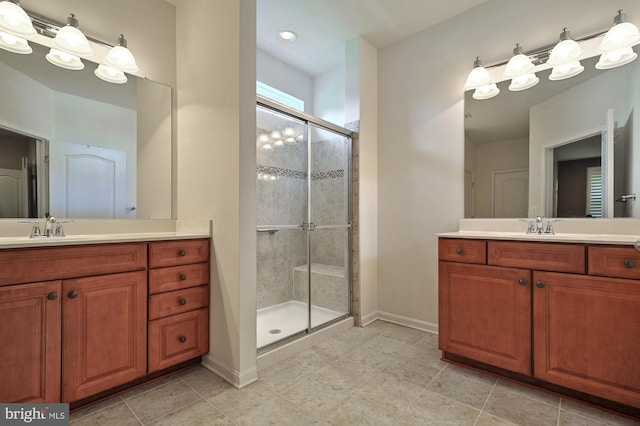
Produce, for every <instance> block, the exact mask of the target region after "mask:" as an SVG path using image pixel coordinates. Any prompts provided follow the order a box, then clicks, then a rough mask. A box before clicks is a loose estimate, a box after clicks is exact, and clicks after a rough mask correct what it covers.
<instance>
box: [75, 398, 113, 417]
mask: <svg viewBox="0 0 640 426" xmlns="http://www.w3.org/2000/svg"><path fill="white" fill-rule="evenodd" d="M118 398H119V399H118ZM106 401H110V402H109V404H108V405H106V406H104V407H102V408H100V409H98V410H95V411H92V412H90V413H86V414H83V415H81V416H79V417H76V418H75V419H73V421H77V420H80V419H83V418H85V417H89V416H92V415H94V414H96V413H99V412H101V411H104V410H106V409H107V408H110V407H113V406H114V405H116V404H117V403H119V402H124V398H122V396H121V395H116V396H113V397H108V399H107V400H106ZM87 408H91V407H90V406H89V407H87ZM78 411H82V409H81V410H78ZM70 417H71V416H70Z"/></svg>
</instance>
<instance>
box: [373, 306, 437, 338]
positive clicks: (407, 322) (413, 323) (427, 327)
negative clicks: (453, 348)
mask: <svg viewBox="0 0 640 426" xmlns="http://www.w3.org/2000/svg"><path fill="white" fill-rule="evenodd" d="M372 315H373V314H372ZM372 315H367V320H368V322H366V323H365V322H364V318H363V324H370V323H371V322H373V321H375V320H376V319H380V320H383V321H387V322H391V323H394V324H398V325H403V326H405V327H409V328H415V329H416V330H422V331H426V332H427V333H433V334H438V324H434V323H431V322H427V321H422V320H419V319H415V318H409V317H405V316H402V315H396V314H391V313H389V312H383V311H377V312H376V313H375V318H374V319H370V318H369V317H371V316H372Z"/></svg>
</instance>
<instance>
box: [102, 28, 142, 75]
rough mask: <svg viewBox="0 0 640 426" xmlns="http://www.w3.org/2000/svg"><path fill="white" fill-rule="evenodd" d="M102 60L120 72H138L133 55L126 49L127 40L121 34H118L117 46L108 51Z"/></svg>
mask: <svg viewBox="0 0 640 426" xmlns="http://www.w3.org/2000/svg"><path fill="white" fill-rule="evenodd" d="M104 60H105V62H106V63H107V65H109V66H111V67H112V68H115V69H118V70H120V71H124V72H136V71H138V70H139V68H138V64H136V58H134V57H133V53H131V51H130V50H129V49H127V40H126V39H125V38H124V35H123V34H120V37H118V44H117V45H115V46H113V47H112V48H111V50H109V53H108V54H107V57H106V58H105V59H104Z"/></svg>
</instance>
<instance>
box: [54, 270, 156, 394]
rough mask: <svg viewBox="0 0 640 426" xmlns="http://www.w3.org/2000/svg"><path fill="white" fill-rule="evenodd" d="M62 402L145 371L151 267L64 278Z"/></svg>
mask: <svg viewBox="0 0 640 426" xmlns="http://www.w3.org/2000/svg"><path fill="white" fill-rule="evenodd" d="M63 310H64V319H63V343H62V350H63V352H62V353H63V358H62V359H63V365H62V378H63V385H62V398H63V402H73V401H77V400H79V399H82V398H85V397H88V396H90V395H93V394H96V393H98V392H101V391H104V390H107V389H110V388H112V387H114V386H118V385H121V384H124V383H127V382H129V381H131V380H134V379H136V378H138V377H141V376H144V375H145V373H146V367H147V365H146V354H147V344H146V337H147V335H146V321H147V280H146V272H145V271H140V272H129V273H123V274H112V275H102V276H96V277H89V278H78V279H72V280H65V281H64V282H63Z"/></svg>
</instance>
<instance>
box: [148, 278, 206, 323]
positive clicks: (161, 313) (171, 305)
mask: <svg viewBox="0 0 640 426" xmlns="http://www.w3.org/2000/svg"><path fill="white" fill-rule="evenodd" d="M206 306H209V287H208V286H200V287H192V288H187V289H184V290H176V291H170V292H167V293H161V294H154V295H153V296H150V297H149V319H150V320H154V319H158V318H162V317H166V316H169V315H175V314H180V313H182V312H187V311H193V310H194V309H200V308H204V307H206Z"/></svg>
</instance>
